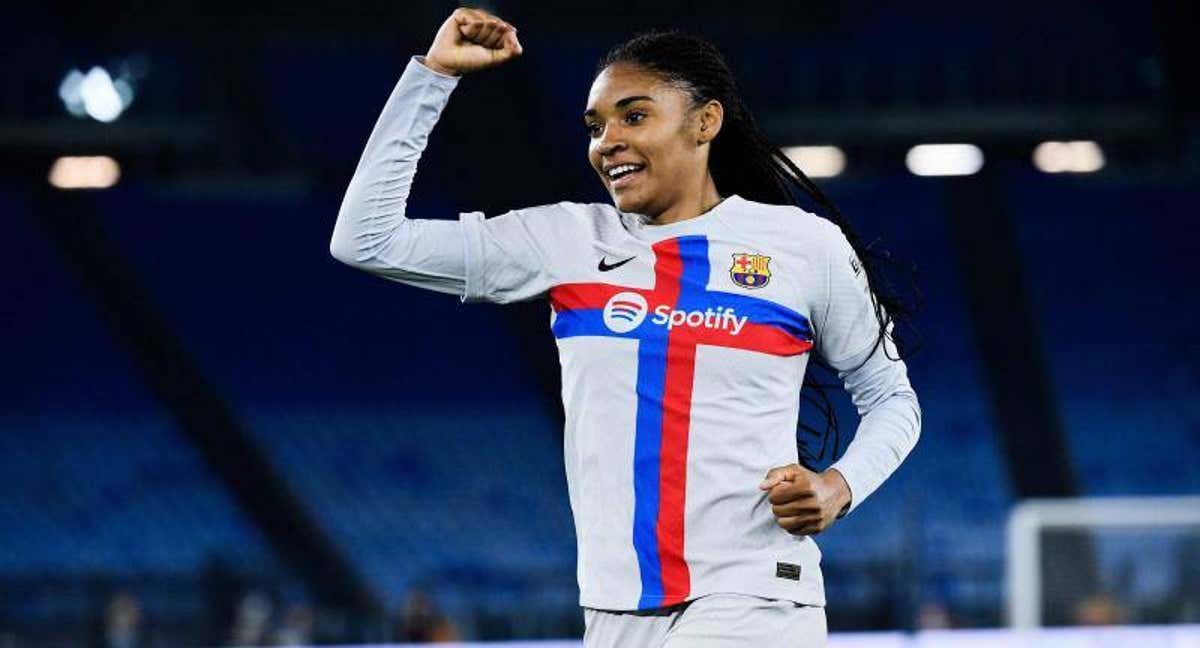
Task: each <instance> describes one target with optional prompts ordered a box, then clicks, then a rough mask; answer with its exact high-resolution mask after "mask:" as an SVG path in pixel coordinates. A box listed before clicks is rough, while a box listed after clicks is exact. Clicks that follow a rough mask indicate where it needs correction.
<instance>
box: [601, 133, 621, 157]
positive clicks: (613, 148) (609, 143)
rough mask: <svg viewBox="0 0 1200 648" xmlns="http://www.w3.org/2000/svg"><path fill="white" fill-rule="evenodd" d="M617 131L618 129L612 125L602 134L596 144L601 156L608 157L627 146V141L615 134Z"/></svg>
mask: <svg viewBox="0 0 1200 648" xmlns="http://www.w3.org/2000/svg"><path fill="white" fill-rule="evenodd" d="M616 132H617V129H614V128H611V127H609V128H605V129H604V134H603V135H601V136H600V141H599V143H597V145H596V148H597V150H599V151H600V155H601V157H608V156H610V155H612V154H613V153H616V152H617V151H619V150H621V149H623V148H625V142H624V141H623V140H621V138H620V137H619V136H618V135H616V134H614V133H616Z"/></svg>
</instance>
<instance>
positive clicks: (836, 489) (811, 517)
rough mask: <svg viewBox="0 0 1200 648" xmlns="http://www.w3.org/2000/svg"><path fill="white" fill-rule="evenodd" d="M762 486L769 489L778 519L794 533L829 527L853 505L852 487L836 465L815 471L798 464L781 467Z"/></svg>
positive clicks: (817, 531) (769, 495) (806, 533)
mask: <svg viewBox="0 0 1200 648" xmlns="http://www.w3.org/2000/svg"><path fill="white" fill-rule="evenodd" d="M758 487H759V488H761V489H762V490H765V491H767V500H768V501H770V502H771V512H772V513H774V514H775V521H776V522H778V523H779V526H781V527H783V528H784V529H787V530H788V531H789V532H791V533H792V534H794V535H815V534H817V533H820V532H822V531H824V530H825V529H828V528H829V526H830V525H832V524H833V522H834V520H836V519H837V518H838V516H840V515H841V514H842V512H843V511H844V510H846V508H847V507H848V506H850V486H849V485H847V484H846V480H845V478H844V477H842V474H841V473H840V472H838V471H837V470H835V469H833V468H830V469H829V470H826V471H825V472H821V473H815V472H813V471H811V470H809V469H807V468H805V467H803V466H800V465H798V464H789V465H787V466H779V467H778V468H772V469H771V470H770V471H768V472H767V477H766V479H764V480H763V483H761V484H759V485H758Z"/></svg>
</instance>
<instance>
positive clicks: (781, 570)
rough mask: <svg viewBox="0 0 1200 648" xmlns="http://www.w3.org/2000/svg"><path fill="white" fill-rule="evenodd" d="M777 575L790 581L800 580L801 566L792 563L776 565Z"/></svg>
mask: <svg viewBox="0 0 1200 648" xmlns="http://www.w3.org/2000/svg"><path fill="white" fill-rule="evenodd" d="M775 575H776V576H777V577H779V578H786V579H788V580H794V581H798V580H800V565H793V564H792V563H775Z"/></svg>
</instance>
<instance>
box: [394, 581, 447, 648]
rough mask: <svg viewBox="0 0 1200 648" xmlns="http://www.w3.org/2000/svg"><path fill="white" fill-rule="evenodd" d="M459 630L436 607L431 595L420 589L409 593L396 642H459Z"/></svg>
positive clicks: (403, 607)
mask: <svg viewBox="0 0 1200 648" xmlns="http://www.w3.org/2000/svg"><path fill="white" fill-rule="evenodd" d="M459 639H460V636H459V633H458V628H456V627H454V624H453V623H451V622H450V620H449V619H447V618H446V617H445V616H443V615H442V613H441V612H438V610H437V608H435V607H434V605H433V601H432V600H430V598H429V595H428V594H426V593H425V592H424V591H422V590H419V589H413V590H412V591H410V592H409V594H408V598H406V599H405V600H404V605H403V606H402V607H401V609H400V621H399V628H398V629H397V632H396V640H397V641H400V642H407V643H441V642H447V641H458V640H459Z"/></svg>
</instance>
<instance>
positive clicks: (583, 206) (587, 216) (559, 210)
mask: <svg viewBox="0 0 1200 648" xmlns="http://www.w3.org/2000/svg"><path fill="white" fill-rule="evenodd" d="M512 211H513V212H516V213H518V214H520V216H521V217H522V218H534V219H539V220H555V219H557V220H565V221H583V222H586V221H591V220H595V219H598V218H605V217H610V216H614V215H616V214H617V210H616V209H615V208H614V207H613V206H612V205H606V204H604V203H580V202H571V201H568V200H563V201H560V202H555V203H546V204H544V205H532V206H529V207H519V208H517V209H514V210H512Z"/></svg>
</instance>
